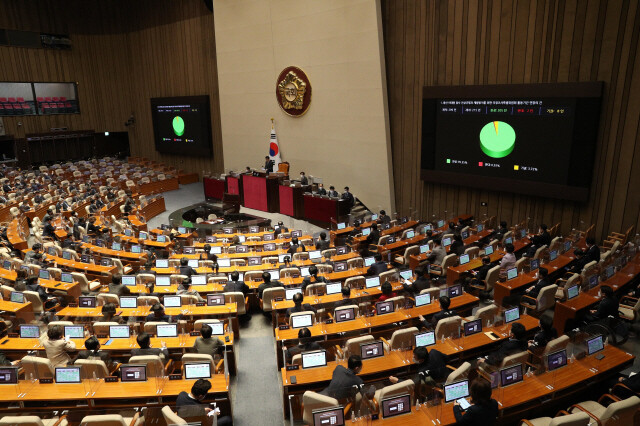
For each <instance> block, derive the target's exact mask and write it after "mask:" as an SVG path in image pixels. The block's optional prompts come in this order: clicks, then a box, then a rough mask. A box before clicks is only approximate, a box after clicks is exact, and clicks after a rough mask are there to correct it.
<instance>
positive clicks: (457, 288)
mask: <svg viewBox="0 0 640 426" xmlns="http://www.w3.org/2000/svg"><path fill="white" fill-rule="evenodd" d="M447 296H449V298H454V297H458V296H462V284H454V285H452V286H450V287H447Z"/></svg>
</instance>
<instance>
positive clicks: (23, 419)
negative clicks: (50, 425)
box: [0, 416, 44, 426]
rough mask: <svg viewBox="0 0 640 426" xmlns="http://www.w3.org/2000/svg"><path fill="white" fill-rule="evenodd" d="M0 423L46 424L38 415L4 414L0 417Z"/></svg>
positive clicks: (30, 425)
mask: <svg viewBox="0 0 640 426" xmlns="http://www.w3.org/2000/svg"><path fill="white" fill-rule="evenodd" d="M0 425H6V426H16V425H20V426H44V423H43V422H42V419H41V418H40V417H38V416H4V417H2V418H1V419H0Z"/></svg>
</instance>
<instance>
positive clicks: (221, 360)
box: [216, 358, 224, 374]
mask: <svg viewBox="0 0 640 426" xmlns="http://www.w3.org/2000/svg"><path fill="white" fill-rule="evenodd" d="M223 367H224V358H221V359H220V361H218V363H217V364H216V374H218V373H221V372H222V368H223Z"/></svg>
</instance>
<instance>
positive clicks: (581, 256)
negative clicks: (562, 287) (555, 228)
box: [569, 248, 589, 274]
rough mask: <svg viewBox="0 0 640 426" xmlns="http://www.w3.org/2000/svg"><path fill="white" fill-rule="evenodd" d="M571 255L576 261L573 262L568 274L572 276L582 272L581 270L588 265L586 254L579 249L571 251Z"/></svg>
mask: <svg viewBox="0 0 640 426" xmlns="http://www.w3.org/2000/svg"><path fill="white" fill-rule="evenodd" d="M573 254H574V255H575V256H576V260H575V261H574V263H573V265H572V266H571V269H569V272H572V273H574V274H579V273H581V272H582V269H583V268H584V267H585V265H586V264H587V263H589V258H588V257H587V256H586V253H585V252H584V250H582V249H581V248H577V249H575V250H574V251H573Z"/></svg>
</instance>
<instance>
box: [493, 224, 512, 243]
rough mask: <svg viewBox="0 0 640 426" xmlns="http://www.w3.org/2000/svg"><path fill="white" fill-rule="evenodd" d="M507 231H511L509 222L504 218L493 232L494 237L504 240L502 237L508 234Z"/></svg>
mask: <svg viewBox="0 0 640 426" xmlns="http://www.w3.org/2000/svg"><path fill="white" fill-rule="evenodd" d="M507 232H509V228H507V222H505V221H504V220H502V221H500V227H499V228H498V229H497V230H496V232H495V233H494V234H493V239H495V240H498V241H502V238H503V237H504V234H506V233H507Z"/></svg>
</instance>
